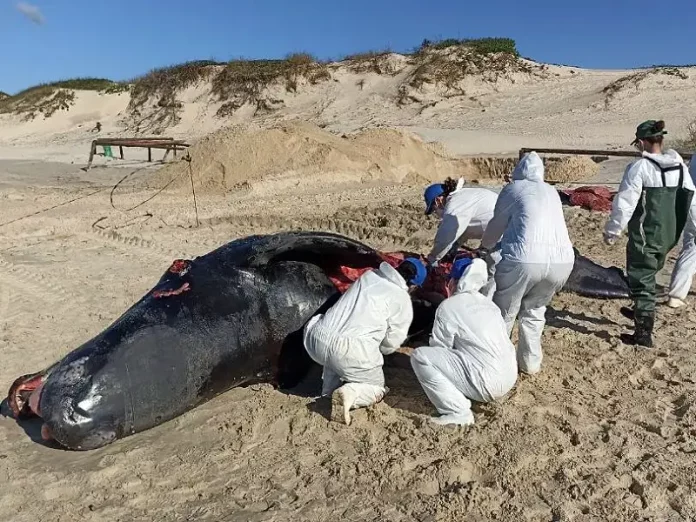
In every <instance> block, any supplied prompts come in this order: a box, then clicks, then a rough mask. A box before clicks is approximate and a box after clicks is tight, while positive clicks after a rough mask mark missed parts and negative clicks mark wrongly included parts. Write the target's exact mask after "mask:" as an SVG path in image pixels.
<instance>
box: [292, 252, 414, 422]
mask: <svg viewBox="0 0 696 522" xmlns="http://www.w3.org/2000/svg"><path fill="white" fill-rule="evenodd" d="M426 275H427V270H426V267H425V265H424V264H423V263H422V262H421V261H420V260H419V259H415V258H407V259H405V260H404V262H403V263H401V264H400V265H399V266H398V268H394V267H392V266H391V265H389V264H388V263H382V264H381V265H380V267H379V270H374V271H369V272H366V273H365V274H363V275H362V276H361V277H360V278H359V279H358V280H357V281H356V282H355V283H353V284H352V285H351V286H350V288H349V289H348V290H347V291H346V292H345V293H344V294H343V295H342V296H341V298H340V299H339V300H338V301H337V302H336V304H335V305H334V306H333V307H331V309H329V311H327V312H326V314H324V315H322V314H319V315H317V316H315V317H313V318H312V319H311V320H310V321H309V322H308V323H307V326H306V327H305V331H304V345H305V349H306V350H307V353H308V354H309V356H310V357H311V358H312V359H313V360H314V361H315V362H317V363H318V364H321V365H322V366H323V367H324V372H323V375H322V380H323V385H322V395H323V396H329V395H331V419H332V420H334V421H341V420H343V421H345V423H346V424H350V410H351V409H355V408H363V407H366V406H370V405H372V404H374V403H376V402H379V401H381V400H382V398H383V397H384V395H385V394H386V393H387V391H388V390H387V388H386V387H385V385H384V372H383V370H382V365H383V364H384V358H383V355H389V354H391V353H394V352H395V351H396V350H397V349H398V348H399V347H400V346H401V344H402V343H403V342H404V341H405V340H406V337H407V336H408V329H409V327H410V326H411V322H412V321H413V305H412V303H411V297H410V295H409V292H410V291H411V290H412V289H413V288H415V287H417V286H421V285H422V284H423V282H424V281H425V278H426Z"/></svg>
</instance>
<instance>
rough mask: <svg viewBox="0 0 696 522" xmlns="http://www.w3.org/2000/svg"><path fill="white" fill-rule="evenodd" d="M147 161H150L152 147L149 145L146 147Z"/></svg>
mask: <svg viewBox="0 0 696 522" xmlns="http://www.w3.org/2000/svg"><path fill="white" fill-rule="evenodd" d="M147 161H149V162H150V163H152V149H151V148H150V147H148V148H147Z"/></svg>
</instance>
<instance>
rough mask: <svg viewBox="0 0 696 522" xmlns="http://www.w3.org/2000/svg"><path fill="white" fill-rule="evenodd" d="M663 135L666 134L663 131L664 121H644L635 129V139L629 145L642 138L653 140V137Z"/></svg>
mask: <svg viewBox="0 0 696 522" xmlns="http://www.w3.org/2000/svg"><path fill="white" fill-rule="evenodd" d="M665 134H667V131H666V130H665V122H664V121H662V120H660V121H657V120H648V121H644V122H643V123H641V124H640V125H638V127H637V128H636V139H635V140H633V141H632V142H631V145H633V144H635V143H637V142H638V140H642V139H644V138H654V137H655V136H664V135H665Z"/></svg>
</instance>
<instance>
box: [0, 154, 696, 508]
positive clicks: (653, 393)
mask: <svg viewBox="0 0 696 522" xmlns="http://www.w3.org/2000/svg"><path fill="white" fill-rule="evenodd" d="M623 166H625V161H624V162H623V163H621V162H620V161H619V162H616V161H614V162H606V163H604V164H602V169H603V170H602V171H601V172H600V173H599V174H598V179H600V178H601V179H603V180H604V181H607V180H610V179H614V180H615V179H616V177H617V176H620V174H621V170H622V168H623ZM156 168H157V167H156V166H151V167H149V169H145V170H143V171H140V172H139V173H137V174H136V175H134V177H137V176H149V175H152V174H154V170H155V169H156ZM132 170H133V169H119V168H96V169H93V170H90V171H89V172H84V171H81V170H79V169H78V168H77V167H76V166H71V165H66V164H64V163H63V164H60V163H48V162H39V161H34V162H17V161H2V162H0V354H1V355H0V360H1V361H2V364H1V365H0V383H4V386H5V388H7V387H9V385H10V383H11V382H12V381H13V380H14V379H15V378H16V377H17V376H19V375H22V374H25V373H30V372H34V371H37V370H40V369H42V368H44V367H46V366H47V365H49V364H50V363H52V362H54V361H55V360H56V359H58V358H60V357H61V356H63V355H64V354H65V353H67V352H68V351H70V350H72V349H74V348H75V347H77V346H78V345H80V344H81V343H82V342H84V341H87V340H88V339H90V338H91V337H92V336H94V335H95V334H97V333H98V332H100V331H101V330H102V329H103V328H105V327H107V326H108V325H109V324H110V323H111V322H112V321H113V320H115V319H116V318H117V317H118V316H119V315H120V314H121V313H122V312H123V311H125V310H126V309H127V308H128V307H129V306H130V305H131V304H133V303H134V302H135V301H136V300H137V299H139V298H140V297H141V296H142V295H143V294H144V293H145V292H146V291H147V290H148V289H150V288H151V287H152V286H153V285H154V283H155V282H156V281H157V279H158V278H159V277H160V275H161V274H162V273H163V272H164V271H165V270H166V269H167V267H168V266H169V264H170V263H171V261H172V260H173V259H175V258H178V257H192V256H195V255H200V254H203V253H206V252H208V251H210V250H212V249H213V248H215V247H217V246H218V245H221V244H223V243H225V242H227V241H229V240H231V239H234V238H236V237H241V236H245V235H248V234H251V233H264V232H275V231H278V230H285V229H291V228H292V229H306V230H330V231H335V232H339V233H343V234H346V235H349V236H351V237H354V238H357V239H360V240H362V241H364V242H366V243H368V244H370V245H372V246H374V247H377V248H383V249H390V248H408V249H411V250H417V251H421V252H427V250H428V248H429V246H430V244H431V241H432V237H433V236H434V231H435V226H436V223H435V221H433V220H430V219H426V218H425V217H424V216H423V214H422V212H423V210H422V201H421V194H422V192H421V191H422V186H421V185H419V184H413V185H409V184H396V183H387V182H384V181H382V182H366V183H362V184H360V183H357V184H356V183H352V184H350V186H344V185H342V184H330V185H328V186H326V187H323V188H316V187H315V188H311V189H307V188H306V187H304V186H303V185H302V184H298V185H297V186H287V187H282V188H281V189H278V190H274V189H273V186H272V185H263V186H257V187H254V186H253V184H252V186H251V187H250V188H240V189H239V190H232V191H227V192H226V193H225V194H214V193H207V194H202V195H200V197H199V200H198V207H199V214H200V216H199V217H200V220H201V225H200V227H197V228H195V215H194V211H193V203H192V201H191V197H190V194H187V193H186V192H185V191H176V190H173V191H165V192H163V193H162V194H160V195H158V196H157V197H155V198H154V199H152V200H151V201H149V202H147V203H144V204H141V203H142V202H143V201H144V200H146V199H148V198H149V197H150V196H152V195H153V194H154V189H148V190H141V189H136V188H133V187H135V185H132V186H130V188H128V187H127V186H125V185H124V187H123V190H117V191H116V192H115V193H114V195H113V205H112V200H111V199H110V192H111V189H112V187H113V185H114V184H115V183H116V182H117V181H118V180H119V179H121V178H122V177H123V176H125V175H126V174H128V173H129V172H131V171H132ZM76 198H80V199H77V200H76V201H73V202H72V203H67V204H64V203H65V202H68V201H71V200H74V199H76ZM139 204H141V205H140V206H138V205H139ZM58 205H61V206H58ZM50 207H55V208H53V209H51V210H45V209H48V208H50ZM129 209H132V210H129ZM39 212H40V213H39ZM32 213H36V215H33V216H29V214H32ZM566 219H567V222H568V224H569V229H570V232H571V235H572V239H573V241H574V243H575V246H576V247H577V248H578V249H579V250H580V252H582V253H584V254H585V255H588V256H589V257H590V258H592V259H594V260H596V261H598V262H601V263H603V264H605V265H608V264H617V265H619V266H622V263H623V261H622V260H623V248H622V246H621V245H618V246H616V247H613V248H609V247H606V246H604V244H603V243H602V241H601V230H602V226H603V223H604V220H605V215H602V214H592V213H589V212H587V211H584V210H581V209H577V208H573V209H566ZM13 221H14V222H13ZM674 254H676V252H674V253H673V255H674ZM672 266H673V261H672V260H670V262H669V266H668V267H667V268H666V270H665V273H666V274H667V276H668V274H669V271H670V270H671V267H672ZM664 277H666V276H663V278H662V280H663V281H664ZM690 299H691V298H690ZM622 304H624V303H622V302H610V301H606V302H602V301H595V300H590V299H585V298H581V297H578V296H574V295H567V294H562V295H559V296H557V297H556V298H555V299H554V301H553V303H552V305H551V306H550V307H549V309H548V312H547V320H548V326H547V328H546V329H545V331H544V336H543V345H544V355H545V358H544V364H543V371H542V372H541V373H540V374H539V375H537V376H534V377H531V378H530V377H521V378H520V379H519V381H518V384H517V386H516V387H515V389H514V391H513V392H512V393H511V394H510V396H509V397H508V398H507V399H506V400H505V401H503V402H501V403H499V404H490V405H484V406H479V407H477V409H476V425H475V426H474V427H473V428H471V429H454V428H441V427H435V426H432V425H431V424H430V423H429V422H428V416H429V415H431V414H433V413H434V410H433V408H432V406H431V405H430V404H429V403H428V401H427V399H426V398H425V396H424V395H423V393H422V391H421V389H420V387H419V385H418V383H417V381H416V380H415V378H414V377H413V375H412V373H411V371H410V369H409V365H408V360H407V356H406V355H404V354H397V355H394V356H392V357H389V358H387V367H386V378H387V383H388V386H389V387H390V388H391V392H390V393H389V394H388V395H387V397H386V398H385V400H384V401H383V402H382V403H380V404H378V405H376V406H374V407H372V408H369V409H366V410H359V411H357V412H355V414H354V421H353V424H352V425H351V426H350V427H346V426H344V425H338V424H335V423H331V422H329V421H328V419H327V414H328V409H329V405H328V404H327V403H323V402H321V401H320V402H315V401H314V400H313V399H311V398H308V397H305V396H299V395H289V394H285V393H282V392H280V391H275V390H273V389H272V387H271V386H270V385H258V386H251V387H247V388H239V389H234V390H232V391H229V392H227V393H224V394H222V395H221V396H219V397H217V398H216V399H214V400H212V401H210V402H208V403H206V404H204V405H202V406H201V407H199V408H196V409H195V410H193V411H191V412H189V413H187V414H185V415H183V416H181V417H179V418H177V419H175V420H173V421H171V422H168V423H166V424H164V425H162V426H159V427H157V428H155V429H152V430H149V431H147V432H144V433H140V434H136V435H135V436H131V437H128V438H126V439H123V440H120V441H117V442H115V443H114V444H112V445H110V446H108V447H106V448H103V449H99V450H95V451H90V452H85V453H81V452H68V451H63V450H59V449H53V448H50V447H47V446H44V445H42V444H41V443H40V442H37V439H38V436H39V435H38V430H39V424H37V423H28V424H25V425H23V426H20V425H19V424H17V423H16V422H15V421H14V419H12V418H11V417H9V416H8V411H7V407H6V405H5V406H3V410H2V414H3V415H2V416H1V417H0V482H1V483H2V484H3V487H2V488H1V489H0V506H1V509H0V520H7V521H15V522H23V521H27V522H28V521H32V522H34V521H36V520H51V521H75V520H84V521H90V520H94V521H105V520H109V521H111V520H114V521H115V520H121V521H136V520H158V521H184V520H211V521H213V520H214V521H221V520H225V521H239V522H241V521H271V520H272V521H297V520H303V521H311V522H313V521H322V520H330V519H337V518H340V519H341V520H346V521H365V520H381V521H394V522H401V521H438V520H459V521H471V522H474V521H476V522H480V521H489V520H490V521H493V520H497V521H501V520H504V521H534V522H536V521H551V520H556V521H566V520H567V521H597V522H599V521H602V522H606V521H639V520H640V521H644V520H651V521H667V520H670V521H672V520H689V519H691V518H692V517H693V513H694V511H695V510H696V477H695V475H694V473H693V454H694V452H696V443H695V442H694V436H695V435H696V404H694V400H696V363H695V362H694V358H693V356H692V349H691V347H692V343H693V342H694V340H695V339H696V326H695V325H696V322H695V320H696V312H694V309H693V306H689V307H688V308H686V309H682V310H679V311H671V310H667V309H664V308H660V311H659V314H658V320H657V327H656V334H655V341H656V348H655V349H654V350H652V351H650V352H636V351H635V350H634V349H633V348H631V347H627V346H624V345H622V344H621V343H620V342H619V340H618V336H619V334H620V333H621V332H624V331H628V327H629V326H630V324H629V322H628V321H627V320H625V319H623V318H622V317H621V315H620V314H619V312H618V309H619V306H620V305H622ZM690 305H692V303H690ZM315 377H316V376H315ZM314 384H316V381H315V382H314ZM308 391H312V390H311V389H309V390H308ZM690 513H691V514H690Z"/></svg>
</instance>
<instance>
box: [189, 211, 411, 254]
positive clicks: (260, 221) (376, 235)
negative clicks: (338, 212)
mask: <svg viewBox="0 0 696 522" xmlns="http://www.w3.org/2000/svg"><path fill="white" fill-rule="evenodd" d="M201 224H203V225H208V226H211V227H215V226H219V225H230V226H232V227H234V228H235V232H237V233H238V234H239V236H243V235H248V234H263V233H274V232H289V231H294V230H302V231H311V230H316V231H322V232H334V233H338V234H342V235H344V236H348V237H351V238H353V239H357V240H358V241H363V242H365V243H367V244H369V245H371V246H373V245H377V244H392V245H396V246H399V247H402V248H406V249H409V248H417V247H421V246H422V245H423V243H424V241H423V239H422V238H419V237H417V236H416V235H415V234H404V233H399V232H396V231H394V230H393V229H392V228H387V227H379V226H372V225H366V224H363V223H361V222H360V219H359V218H358V219H342V218H336V217H308V218H286V217H283V216H248V217H241V216H224V217H216V218H209V219H203V220H201ZM204 244H205V245H206V246H214V245H216V246H219V242H216V241H214V240H208V241H205V242H204Z"/></svg>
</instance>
